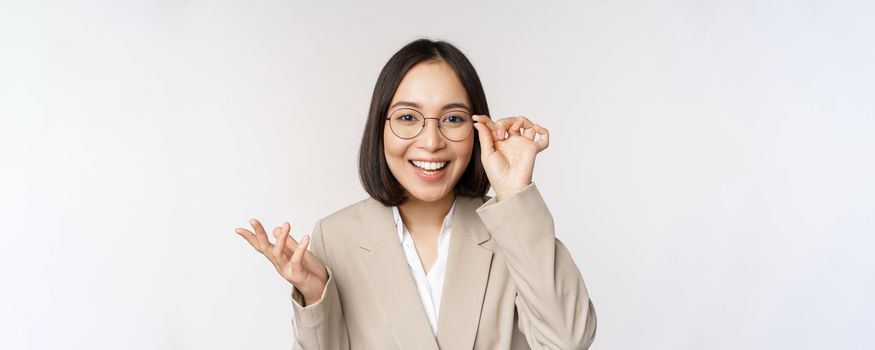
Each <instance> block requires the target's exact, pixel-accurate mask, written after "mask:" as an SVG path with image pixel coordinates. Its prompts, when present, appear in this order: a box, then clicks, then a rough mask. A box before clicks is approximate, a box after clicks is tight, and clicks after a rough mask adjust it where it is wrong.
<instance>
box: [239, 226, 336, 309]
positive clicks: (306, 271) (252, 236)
mask: <svg viewBox="0 0 875 350" xmlns="http://www.w3.org/2000/svg"><path fill="white" fill-rule="evenodd" d="M249 224H250V225H252V228H253V229H254V230H255V233H252V232H251V231H249V230H247V229H244V228H239V227H238V228H237V229H235V230H234V232H236V233H237V234H238V235H240V236H242V237H243V238H245V239H246V241H247V242H249V244H251V245H252V247H253V248H255V250H257V251H258V252H259V253H261V254H264V256H265V257H267V260H270V262H271V263H272V264H273V267H275V268H276V270H277V272H279V273H280V275H281V276H283V278H285V279H286V280H287V281H289V282H290V283H292V285H293V286H295V288H297V289H298V291H300V292H301V295H303V296H304V302H305V303H306V304H307V305H311V304H313V303H315V302H317V301H319V299H321V298H322V292H323V291H324V290H325V284H326V283H328V270H327V269H325V265H324V264H323V263H322V261H320V260H319V258H317V257H316V255H314V254H313V253H311V252H310V251H308V250H307V246H309V245H310V236H309V235H304V237H303V238H301V242H300V243H298V242H297V241H295V239H294V238H293V237H291V235H289V231H291V229H292V228H291V226H290V225H289V223H288V222H283V226H282V227H276V228H274V229H273V236H274V238H276V245H273V244H271V243H270V241H269V240H268V238H267V233H265V232H264V227H262V226H261V223H260V222H258V220H256V219H252V220H249Z"/></svg>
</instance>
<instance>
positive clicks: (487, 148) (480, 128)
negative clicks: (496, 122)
mask: <svg viewBox="0 0 875 350" xmlns="http://www.w3.org/2000/svg"><path fill="white" fill-rule="evenodd" d="M474 118H475V120H476V121H477V123H474V128H476V129H477V135H479V136H480V150H481V152H482V153H481V154H482V155H483V156H484V157H485V156H487V155H490V154H492V152H495V147H494V146H493V145H492V143H493V141H492V132H491V130H490V129H489V127H487V126H486V121H485V119H489V118H487V117H484V116H481V115H478V116H475V117H474Z"/></svg>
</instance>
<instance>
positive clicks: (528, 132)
mask: <svg viewBox="0 0 875 350" xmlns="http://www.w3.org/2000/svg"><path fill="white" fill-rule="evenodd" d="M536 126H538V125H537V124H535V126H533V127H531V128H527V129H525V131H523V136H524V137H525V138H527V139H529V140H532V141H534V140H535V127H536Z"/></svg>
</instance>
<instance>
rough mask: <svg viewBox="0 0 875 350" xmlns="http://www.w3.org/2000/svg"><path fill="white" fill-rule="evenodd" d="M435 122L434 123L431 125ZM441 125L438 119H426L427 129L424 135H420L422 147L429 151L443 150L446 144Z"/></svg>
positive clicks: (424, 130)
mask: <svg viewBox="0 0 875 350" xmlns="http://www.w3.org/2000/svg"><path fill="white" fill-rule="evenodd" d="M430 121H433V123H430ZM439 125H440V124H439V123H438V120H437V119H426V120H425V127H424V128H423V130H422V134H420V135H419V137H420V142H421V144H422V147H423V148H425V149H428V150H437V149H441V148H443V146H444V144H445V140H444V135H443V134H441V131H440V126H439Z"/></svg>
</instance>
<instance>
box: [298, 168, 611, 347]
mask: <svg viewBox="0 0 875 350" xmlns="http://www.w3.org/2000/svg"><path fill="white" fill-rule="evenodd" d="M451 225H452V237H451V238H450V248H449V256H448V261H447V271H446V275H445V281H444V290H443V297H442V298H441V304H440V311H439V314H438V328H437V336H435V335H434V334H433V333H432V329H431V327H430V325H429V322H428V319H427V317H426V313H425V310H424V309H423V306H422V302H421V301H420V298H419V294H418V293H417V290H416V285H415V282H414V280H413V277H412V276H411V273H410V270H409V267H408V266H407V262H406V260H405V257H404V253H403V250H402V247H401V244H400V242H399V241H398V237H397V230H396V228H395V221H394V220H393V217H392V210H391V208H390V207H386V206H384V205H382V204H381V203H380V202H378V201H376V200H374V199H371V198H368V199H365V200H362V201H360V202H358V203H356V204H353V205H351V206H349V207H346V208H344V209H341V210H339V211H337V212H336V213H334V214H332V215H330V216H328V217H326V218H324V219H322V220H320V222H318V223H317V224H316V228H315V229H314V231H313V239H312V243H311V246H312V247H311V249H312V252H313V253H314V254H316V256H318V257H319V259H321V260H322V261H323V262H324V263H325V265H326V266H327V267H328V271H329V278H328V284H327V285H326V288H325V292H324V294H323V296H322V299H321V300H320V301H319V302H317V303H315V304H313V305H307V306H306V307H302V306H301V304H302V301H303V299H302V297H301V295H300V293H299V292H298V291H297V290H296V289H295V288H292V301H293V308H294V312H295V316H294V320H293V328H294V330H295V335H296V348H297V349H405V350H407V349H411V350H430V349H435V350H436V349H585V348H588V347H589V345H590V344H591V343H592V341H593V337H594V336H595V330H596V314H595V310H594V309H593V305H592V302H591V301H590V299H589V294H588V293H587V290H586V287H585V286H584V282H583V278H582V277H581V275H580V270H578V268H577V266H576V265H575V264H574V261H573V260H572V258H571V255H570V254H569V253H568V250H567V249H566V248H565V245H564V244H562V242H560V241H559V240H558V239H556V238H555V236H554V232H553V217H552V216H551V215H550V212H549V210H548V209H547V206H546V204H545V203H544V200H543V199H542V198H541V195H540V193H539V192H538V189H537V188H536V187H535V185H534V184H531V185H529V186H528V187H526V188H525V189H524V190H523V191H522V192H519V193H517V194H515V195H513V196H511V197H508V198H506V199H503V200H502V201H501V202H496V200H495V199H494V198H489V197H485V198H469V197H457V199H456V210H455V213H454V215H453V218H452V222H451Z"/></svg>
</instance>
